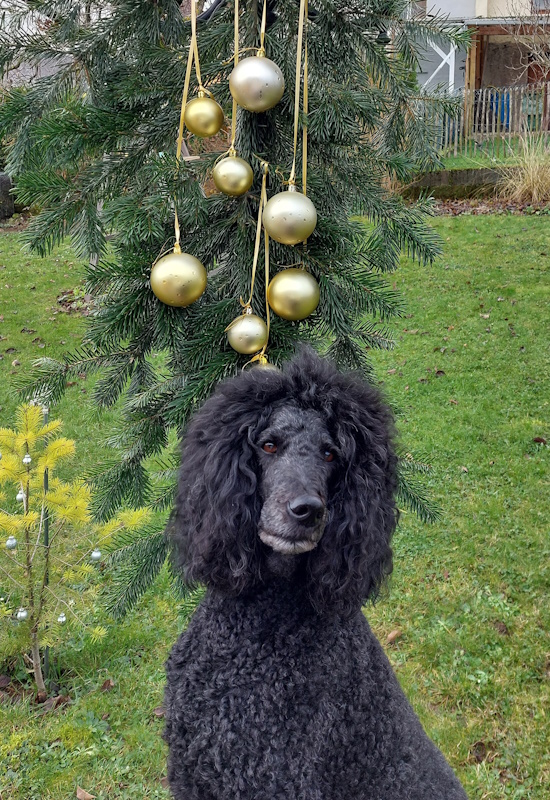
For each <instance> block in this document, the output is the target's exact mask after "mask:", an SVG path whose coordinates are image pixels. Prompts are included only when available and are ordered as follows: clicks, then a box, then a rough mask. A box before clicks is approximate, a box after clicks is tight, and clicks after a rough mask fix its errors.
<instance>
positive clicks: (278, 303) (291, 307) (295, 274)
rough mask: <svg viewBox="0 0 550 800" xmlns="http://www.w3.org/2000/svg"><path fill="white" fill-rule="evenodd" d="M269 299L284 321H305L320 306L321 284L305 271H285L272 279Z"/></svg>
mask: <svg viewBox="0 0 550 800" xmlns="http://www.w3.org/2000/svg"><path fill="white" fill-rule="evenodd" d="M267 299H268V301H269V305H270V306H271V308H272V309H273V311H274V312H275V313H276V314H277V315H278V316H279V317H282V318H283V319H291V320H298V319H305V318H306V317H309V315H310V314H313V312H314V311H315V309H316V308H317V306H318V305H319V284H318V283H317V281H316V280H315V278H314V277H313V275H311V274H310V273H309V272H306V270H305V269H295V268H290V269H283V270H282V271H281V272H278V273H277V275H275V277H274V278H273V279H272V281H271V283H270V284H269V286H268V289H267Z"/></svg>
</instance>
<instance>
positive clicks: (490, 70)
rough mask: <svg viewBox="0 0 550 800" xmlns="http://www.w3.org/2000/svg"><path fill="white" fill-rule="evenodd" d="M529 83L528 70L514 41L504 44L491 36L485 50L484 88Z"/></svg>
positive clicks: (482, 83)
mask: <svg viewBox="0 0 550 800" xmlns="http://www.w3.org/2000/svg"><path fill="white" fill-rule="evenodd" d="M526 83H527V70H525V68H524V66H523V65H522V63H521V52H520V49H519V47H518V45H517V44H516V43H515V42H513V41H508V42H502V40H500V41H499V37H497V36H490V37H489V41H488V42H487V48H486V50H485V57H484V65H483V72H482V82H481V85H482V87H485V86H523V85H525V84H526Z"/></svg>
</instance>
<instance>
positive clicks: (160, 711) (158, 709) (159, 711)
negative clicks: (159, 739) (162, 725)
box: [153, 706, 166, 717]
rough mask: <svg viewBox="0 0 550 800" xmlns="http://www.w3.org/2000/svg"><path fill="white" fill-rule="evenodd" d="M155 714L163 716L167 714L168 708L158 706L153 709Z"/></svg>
mask: <svg viewBox="0 0 550 800" xmlns="http://www.w3.org/2000/svg"><path fill="white" fill-rule="evenodd" d="M153 714H154V715H155V717H163V716H164V715H165V714H166V709H165V708H164V706H157V707H156V708H154V709H153Z"/></svg>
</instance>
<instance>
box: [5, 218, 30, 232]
mask: <svg viewBox="0 0 550 800" xmlns="http://www.w3.org/2000/svg"><path fill="white" fill-rule="evenodd" d="M30 219H31V214H14V215H13V217H10V218H9V219H5V220H2V222H0V233H17V232H18V231H24V230H25V228H26V227H27V225H28V224H29V222H30Z"/></svg>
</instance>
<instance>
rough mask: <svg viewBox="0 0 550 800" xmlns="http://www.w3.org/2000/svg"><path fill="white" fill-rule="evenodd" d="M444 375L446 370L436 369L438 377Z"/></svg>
mask: <svg viewBox="0 0 550 800" xmlns="http://www.w3.org/2000/svg"><path fill="white" fill-rule="evenodd" d="M443 375H445V372H444V371H443V370H442V369H437V370H436V371H435V377H436V378H441V377H442V376H443Z"/></svg>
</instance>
